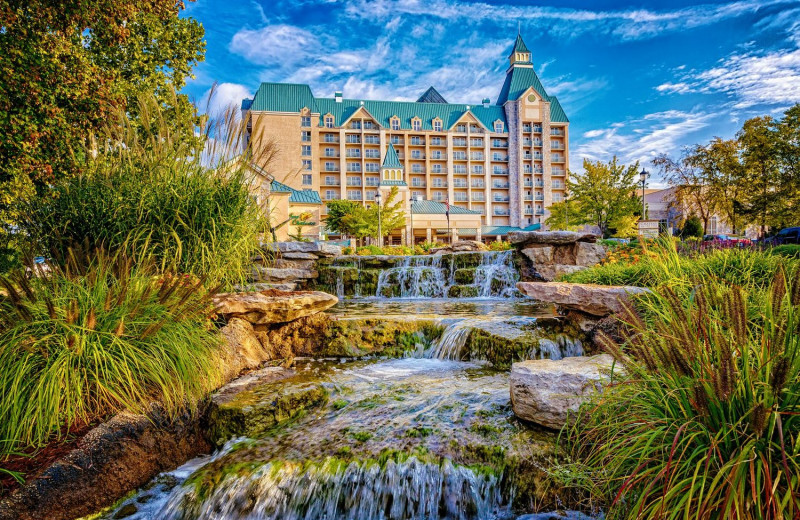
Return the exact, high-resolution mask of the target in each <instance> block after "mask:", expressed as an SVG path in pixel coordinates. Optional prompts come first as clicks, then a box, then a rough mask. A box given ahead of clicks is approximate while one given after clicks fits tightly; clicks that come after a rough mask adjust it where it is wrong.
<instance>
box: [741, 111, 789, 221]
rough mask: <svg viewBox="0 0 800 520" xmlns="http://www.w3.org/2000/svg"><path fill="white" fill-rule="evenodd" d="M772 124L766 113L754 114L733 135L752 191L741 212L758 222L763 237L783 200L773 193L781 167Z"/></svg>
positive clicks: (749, 188) (775, 219)
mask: <svg viewBox="0 0 800 520" xmlns="http://www.w3.org/2000/svg"><path fill="white" fill-rule="evenodd" d="M774 126H775V121H774V120H773V119H772V118H771V117H769V116H763V117H754V118H751V119H748V120H747V121H745V122H744V125H743V126H742V129H741V130H740V131H739V132H738V133H737V134H736V139H737V141H738V143H739V145H740V146H741V147H742V158H743V163H744V164H743V166H744V171H745V173H746V175H747V184H748V191H749V192H750V194H751V195H750V197H749V204H748V205H747V206H746V207H745V208H744V213H746V214H747V215H749V216H750V217H751V218H752V219H753V221H755V222H758V224H759V226H760V228H761V234H762V236H763V235H764V234H765V233H766V231H767V226H768V225H770V224H776V223H777V221H778V220H779V219H778V218H777V217H778V214H779V213H780V207H781V206H782V205H783V204H784V203H785V201H782V200H780V198H779V197H778V196H776V191H777V189H776V188H777V183H778V180H779V171H780V170H779V162H778V152H777V146H776V143H777V136H776V135H775V134H776V132H775V129H774Z"/></svg>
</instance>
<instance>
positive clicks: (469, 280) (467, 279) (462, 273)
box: [454, 267, 475, 285]
mask: <svg viewBox="0 0 800 520" xmlns="http://www.w3.org/2000/svg"><path fill="white" fill-rule="evenodd" d="M454 279H455V281H456V283H457V284H461V285H470V284H474V283H475V268H474V267H468V268H464V269H457V270H456V272H455V273H454Z"/></svg>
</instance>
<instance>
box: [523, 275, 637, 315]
mask: <svg viewBox="0 0 800 520" xmlns="http://www.w3.org/2000/svg"><path fill="white" fill-rule="evenodd" d="M517 289H519V290H520V292H522V293H523V294H525V295H526V296H528V297H530V298H533V299H534V300H538V301H541V302H546V303H554V304H556V305H559V306H561V307H563V308H565V309H572V310H578V311H581V312H585V313H586V314H591V315H593V316H600V317H602V316H608V315H609V314H617V313H620V312H622V310H623V305H624V303H625V302H628V301H630V297H631V296H638V295H642V294H650V289H646V288H643V287H633V286H616V285H593V284H580V283H565V282H519V283H517Z"/></svg>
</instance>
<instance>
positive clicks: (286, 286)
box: [233, 282, 297, 292]
mask: <svg viewBox="0 0 800 520" xmlns="http://www.w3.org/2000/svg"><path fill="white" fill-rule="evenodd" d="M233 289H234V290H235V291H238V292H261V291H269V290H275V291H294V290H296V289H297V284H296V283H269V282H257V283H249V284H246V285H234V286H233Z"/></svg>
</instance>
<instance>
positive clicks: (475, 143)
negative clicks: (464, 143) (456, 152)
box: [469, 139, 483, 148]
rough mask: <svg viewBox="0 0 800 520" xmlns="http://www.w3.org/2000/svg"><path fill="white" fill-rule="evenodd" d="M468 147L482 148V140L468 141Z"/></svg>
mask: <svg viewBox="0 0 800 520" xmlns="http://www.w3.org/2000/svg"><path fill="white" fill-rule="evenodd" d="M469 145H470V146H472V147H475V148H483V139H470V140H469Z"/></svg>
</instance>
